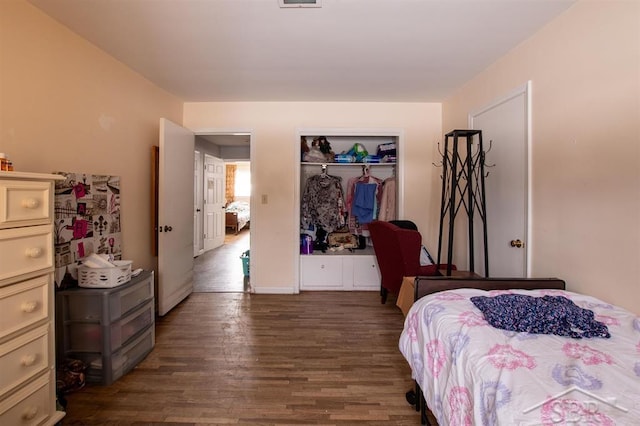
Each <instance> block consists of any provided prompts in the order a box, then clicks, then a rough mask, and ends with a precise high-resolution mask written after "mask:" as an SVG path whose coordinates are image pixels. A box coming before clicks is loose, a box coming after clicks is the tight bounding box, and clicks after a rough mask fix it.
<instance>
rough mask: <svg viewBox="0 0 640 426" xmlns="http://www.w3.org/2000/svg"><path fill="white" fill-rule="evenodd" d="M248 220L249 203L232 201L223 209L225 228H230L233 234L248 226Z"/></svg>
mask: <svg viewBox="0 0 640 426" xmlns="http://www.w3.org/2000/svg"><path fill="white" fill-rule="evenodd" d="M250 220H251V214H250V210H249V203H248V202H246V201H232V202H231V203H229V204H228V205H227V207H226V208H225V227H226V228H230V229H231V230H232V231H233V232H234V233H235V234H237V233H238V232H240V230H241V229H242V228H244V227H245V226H247V225H249V221H250Z"/></svg>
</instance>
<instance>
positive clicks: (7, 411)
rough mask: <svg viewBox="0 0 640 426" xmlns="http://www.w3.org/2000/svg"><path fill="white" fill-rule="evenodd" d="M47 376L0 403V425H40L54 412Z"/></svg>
mask: <svg viewBox="0 0 640 426" xmlns="http://www.w3.org/2000/svg"><path fill="white" fill-rule="evenodd" d="M49 377H50V375H49V374H46V375H43V376H42V377H40V378H39V379H37V380H36V381H34V382H33V383H31V384H30V385H29V386H27V387H25V388H23V389H20V390H19V391H18V392H16V393H14V394H12V395H10V396H9V397H8V398H7V399H5V400H3V401H2V402H0V425H11V426H32V425H41V424H43V423H44V422H45V421H46V420H47V419H48V418H49V413H52V412H53V411H54V408H55V407H52V406H51V405H52V403H53V398H52V397H51V392H52V391H53V388H52V386H51V385H50V383H49Z"/></svg>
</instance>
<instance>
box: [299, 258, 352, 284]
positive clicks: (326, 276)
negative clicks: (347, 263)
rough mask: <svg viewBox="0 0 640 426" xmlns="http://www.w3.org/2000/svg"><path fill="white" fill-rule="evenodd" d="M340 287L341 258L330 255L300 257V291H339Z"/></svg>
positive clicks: (341, 282)
mask: <svg viewBox="0 0 640 426" xmlns="http://www.w3.org/2000/svg"><path fill="white" fill-rule="evenodd" d="M342 287H343V281H342V257H340V256H331V255H325V256H323V255H312V256H301V257H300V288H301V289H303V290H318V289H341V288H342Z"/></svg>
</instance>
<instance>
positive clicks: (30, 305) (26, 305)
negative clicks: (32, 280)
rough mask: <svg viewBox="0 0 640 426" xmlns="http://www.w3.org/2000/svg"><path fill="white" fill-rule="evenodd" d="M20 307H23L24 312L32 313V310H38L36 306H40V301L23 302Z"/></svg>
mask: <svg viewBox="0 0 640 426" xmlns="http://www.w3.org/2000/svg"><path fill="white" fill-rule="evenodd" d="M20 307H21V308H22V312H26V313H28V314H30V313H31V312H33V311H35V310H36V308H37V307H38V302H33V301H32V302H22V305H21V306H20Z"/></svg>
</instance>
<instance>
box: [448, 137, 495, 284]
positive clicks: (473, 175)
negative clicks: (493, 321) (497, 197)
mask: <svg viewBox="0 0 640 426" xmlns="http://www.w3.org/2000/svg"><path fill="white" fill-rule="evenodd" d="M474 138H475V139H477V143H476V144H474ZM460 145H463V146H462V147H461V146H460ZM461 148H462V149H461ZM441 154H442V167H443V171H442V199H441V203H440V234H439V236H438V261H437V263H438V264H440V263H441V254H442V240H443V232H444V222H445V219H446V218H447V216H448V218H449V220H448V230H447V232H448V246H447V275H451V265H452V260H453V237H454V235H453V234H454V224H455V219H456V217H457V215H458V213H459V212H460V208H461V207H463V208H464V212H465V213H466V215H467V223H468V227H469V230H468V233H469V246H468V249H469V270H470V271H471V272H475V256H474V251H475V250H474V219H475V218H476V216H477V217H478V218H479V219H480V221H481V222H482V233H483V247H484V273H485V276H486V277H488V276H489V256H488V245H487V206H486V203H485V189H484V178H485V172H484V167H485V152H484V147H483V145H482V131H481V130H453V131H451V132H449V133H447V134H446V135H445V141H444V152H442V153H441ZM458 196H459V198H458Z"/></svg>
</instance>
